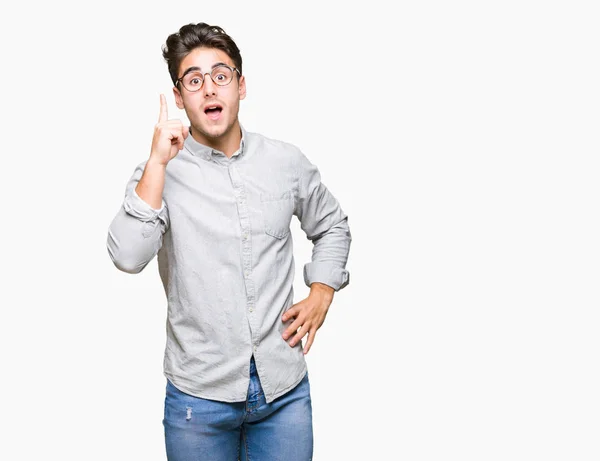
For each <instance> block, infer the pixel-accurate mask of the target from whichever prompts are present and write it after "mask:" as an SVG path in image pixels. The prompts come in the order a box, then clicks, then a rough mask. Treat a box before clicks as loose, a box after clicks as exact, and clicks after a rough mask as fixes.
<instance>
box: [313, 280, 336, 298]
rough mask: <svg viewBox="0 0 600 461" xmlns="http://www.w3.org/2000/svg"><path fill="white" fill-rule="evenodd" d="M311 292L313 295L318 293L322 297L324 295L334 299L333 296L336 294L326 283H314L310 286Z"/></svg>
mask: <svg viewBox="0 0 600 461" xmlns="http://www.w3.org/2000/svg"><path fill="white" fill-rule="evenodd" d="M310 292H311V294H312V293H318V294H320V295H324V296H326V297H329V298H333V294H334V293H335V290H334V289H333V287H330V286H329V285H326V284H324V283H321V282H313V283H311V284H310Z"/></svg>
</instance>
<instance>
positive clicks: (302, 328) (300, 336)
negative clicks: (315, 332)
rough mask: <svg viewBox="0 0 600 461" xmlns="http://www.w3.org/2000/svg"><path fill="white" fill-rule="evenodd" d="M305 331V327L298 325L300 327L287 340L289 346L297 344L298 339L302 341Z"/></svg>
mask: <svg viewBox="0 0 600 461" xmlns="http://www.w3.org/2000/svg"><path fill="white" fill-rule="evenodd" d="M306 333H307V331H306V327H305V326H304V325H302V326H301V327H300V329H299V330H298V333H296V335H295V336H294V337H293V338H292V340H291V341H290V342H289V344H290V346H292V347H294V346H295V345H296V344H298V343H299V342H300V341H302V338H303V337H304V335H305V334H306Z"/></svg>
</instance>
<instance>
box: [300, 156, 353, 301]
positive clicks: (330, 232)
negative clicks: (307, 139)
mask: <svg viewBox="0 0 600 461" xmlns="http://www.w3.org/2000/svg"><path fill="white" fill-rule="evenodd" d="M298 174H299V179H298V191H297V196H298V200H297V205H296V210H295V214H296V216H297V217H298V219H299V221H300V227H301V228H302V230H303V231H304V232H305V233H306V237H307V238H308V239H309V240H311V241H312V243H313V250H312V260H311V262H309V263H307V264H305V265H304V283H305V284H306V285H307V286H310V285H311V284H312V283H313V282H320V283H324V284H326V285H329V286H330V287H332V288H333V289H334V290H335V291H339V290H341V289H342V288H344V287H345V286H346V285H348V283H349V282H350V273H349V271H348V270H347V269H346V263H347V261H348V254H349V252H350V243H351V241H352V235H351V234H350V227H349V225H348V216H347V215H346V214H345V213H344V211H343V210H342V208H341V206H340V204H339V203H338V201H337V200H336V198H335V197H334V196H333V195H332V194H331V192H330V191H329V190H328V189H327V187H325V185H324V184H323V183H322V182H321V175H320V172H319V170H318V168H317V167H316V166H315V165H314V164H312V163H311V162H310V161H309V160H308V158H307V157H306V156H305V155H304V154H303V153H300V162H299V168H298Z"/></svg>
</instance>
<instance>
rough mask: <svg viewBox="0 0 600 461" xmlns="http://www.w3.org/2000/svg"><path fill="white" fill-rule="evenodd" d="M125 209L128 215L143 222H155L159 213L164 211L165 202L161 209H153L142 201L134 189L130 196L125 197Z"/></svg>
mask: <svg viewBox="0 0 600 461" xmlns="http://www.w3.org/2000/svg"><path fill="white" fill-rule="evenodd" d="M123 207H124V208H125V211H126V212H127V213H129V214H130V215H131V216H134V217H136V218H138V219H139V220H141V221H154V220H155V219H156V218H157V217H158V215H159V213H160V212H162V211H163V210H164V208H165V201H164V200H162V203H161V207H160V208H158V209H156V208H152V207H151V206H150V205H149V204H148V203H146V202H145V201H144V200H142V198H141V197H140V196H139V195H138V194H137V192H136V191H135V188H134V189H132V190H131V193H130V194H127V195H125V200H124V201H123Z"/></svg>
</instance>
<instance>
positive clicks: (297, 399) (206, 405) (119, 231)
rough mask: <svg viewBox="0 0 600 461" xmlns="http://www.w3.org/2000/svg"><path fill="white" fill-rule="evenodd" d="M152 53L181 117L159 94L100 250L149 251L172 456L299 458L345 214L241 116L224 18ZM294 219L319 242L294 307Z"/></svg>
mask: <svg viewBox="0 0 600 461" xmlns="http://www.w3.org/2000/svg"><path fill="white" fill-rule="evenodd" d="M163 56H164V58H165V60H166V62H167V64H168V68H169V73H170V75H171V79H172V81H173V84H174V88H173V93H174V95H175V101H176V104H177V107H178V108H180V109H184V110H185V112H186V114H187V117H188V119H189V121H190V126H189V127H187V126H184V125H183V124H182V122H181V121H180V120H173V119H169V118H168V115H167V104H166V101H165V98H164V96H163V95H161V98H160V116H159V120H158V124H157V125H156V126H155V129H154V137H153V139H152V147H151V152H150V157H149V158H148V159H147V160H145V161H144V162H142V163H141V164H139V165H138V166H137V168H136V169H135V171H134V173H133V176H132V177H131V179H130V180H129V182H128V184H127V186H126V192H125V198H124V202H123V206H122V207H121V208H120V210H119V212H118V213H117V215H116V217H115V218H114V220H113V221H112V223H111V224H110V228H109V232H108V239H107V245H108V250H109V254H110V257H111V258H112V260H113V262H114V263H115V265H116V266H117V267H118V268H119V269H120V270H123V271H125V272H129V273H138V272H140V271H141V270H142V269H143V268H144V267H145V266H146V265H147V264H148V263H149V262H150V261H151V260H152V258H153V257H154V256H155V255H158V268H159V273H160V277H161V279H162V282H163V285H164V288H165V293H166V296H167V302H168V312H167V322H166V333H167V340H166V348H165V355H164V374H165V377H166V378H167V383H166V397H165V414H164V419H163V424H164V429H165V442H166V451H167V457H168V459H169V460H171V461H173V460H176V461H182V460H192V459H194V460H198V459H210V460H213V461H221V460H223V461H235V460H237V459H238V457H239V458H241V459H242V460H244V459H252V460H260V461H267V460H281V459H285V460H287V461H309V460H310V459H311V458H312V452H313V432H312V407H311V397H310V385H309V381H308V370H307V365H306V361H305V357H304V355H305V354H306V353H308V351H309V350H310V347H311V345H312V344H313V341H314V339H315V334H316V332H317V330H318V329H319V328H320V327H321V325H322V324H323V321H324V320H325V316H326V314H327V311H328V309H329V306H330V304H331V302H332V299H333V294H334V292H335V291H338V290H340V289H341V288H343V287H345V286H346V285H347V284H348V282H349V273H348V271H347V270H346V269H345V266H346V262H347V259H348V253H349V250H350V242H351V235H350V230H349V227H348V218H347V216H346V214H344V212H343V211H342V209H341V207H340V205H339V203H338V201H337V200H336V199H335V198H334V197H333V195H332V194H331V193H330V192H329V191H328V190H327V188H326V187H325V186H324V185H323V184H322V183H321V178H320V174H319V171H318V169H317V167H316V166H315V165H313V164H312V163H311V162H310V161H309V160H308V159H307V157H306V156H305V155H304V154H303V153H302V152H300V150H298V149H297V148H296V147H294V146H293V145H291V144H288V143H285V142H282V141H277V140H273V139H269V138H267V137H265V136H262V135H259V134H256V133H251V132H247V131H246V130H245V129H244V128H243V127H242V126H241V125H240V122H239V120H238V110H239V104H240V100H242V99H244V97H245V96H246V81H245V77H244V75H243V74H242V58H241V56H240V52H239V49H238V47H237V46H236V44H235V43H234V41H233V40H232V39H231V37H229V36H228V35H227V34H226V33H225V32H224V31H223V30H222V29H221V28H220V27H216V26H209V25H207V24H204V23H199V24H189V25H185V26H183V27H182V28H181V29H180V30H179V32H177V33H175V34H172V35H170V36H169V37H168V38H167V41H166V44H165V45H164V46H163ZM292 215H295V216H296V217H297V218H298V219H299V221H300V225H301V228H302V230H303V231H304V232H305V233H306V236H307V238H308V239H310V240H311V241H312V243H313V244H314V247H313V252H312V261H311V262H310V263H307V264H306V265H305V266H304V281H305V283H306V285H307V286H309V287H310V294H309V296H308V297H307V298H306V299H304V300H301V301H300V302H298V303H296V304H293V286H292V285H293V280H294V257H293V251H292V236H291V234H290V221H291V219H292ZM302 339H305V344H304V347H302Z"/></svg>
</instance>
